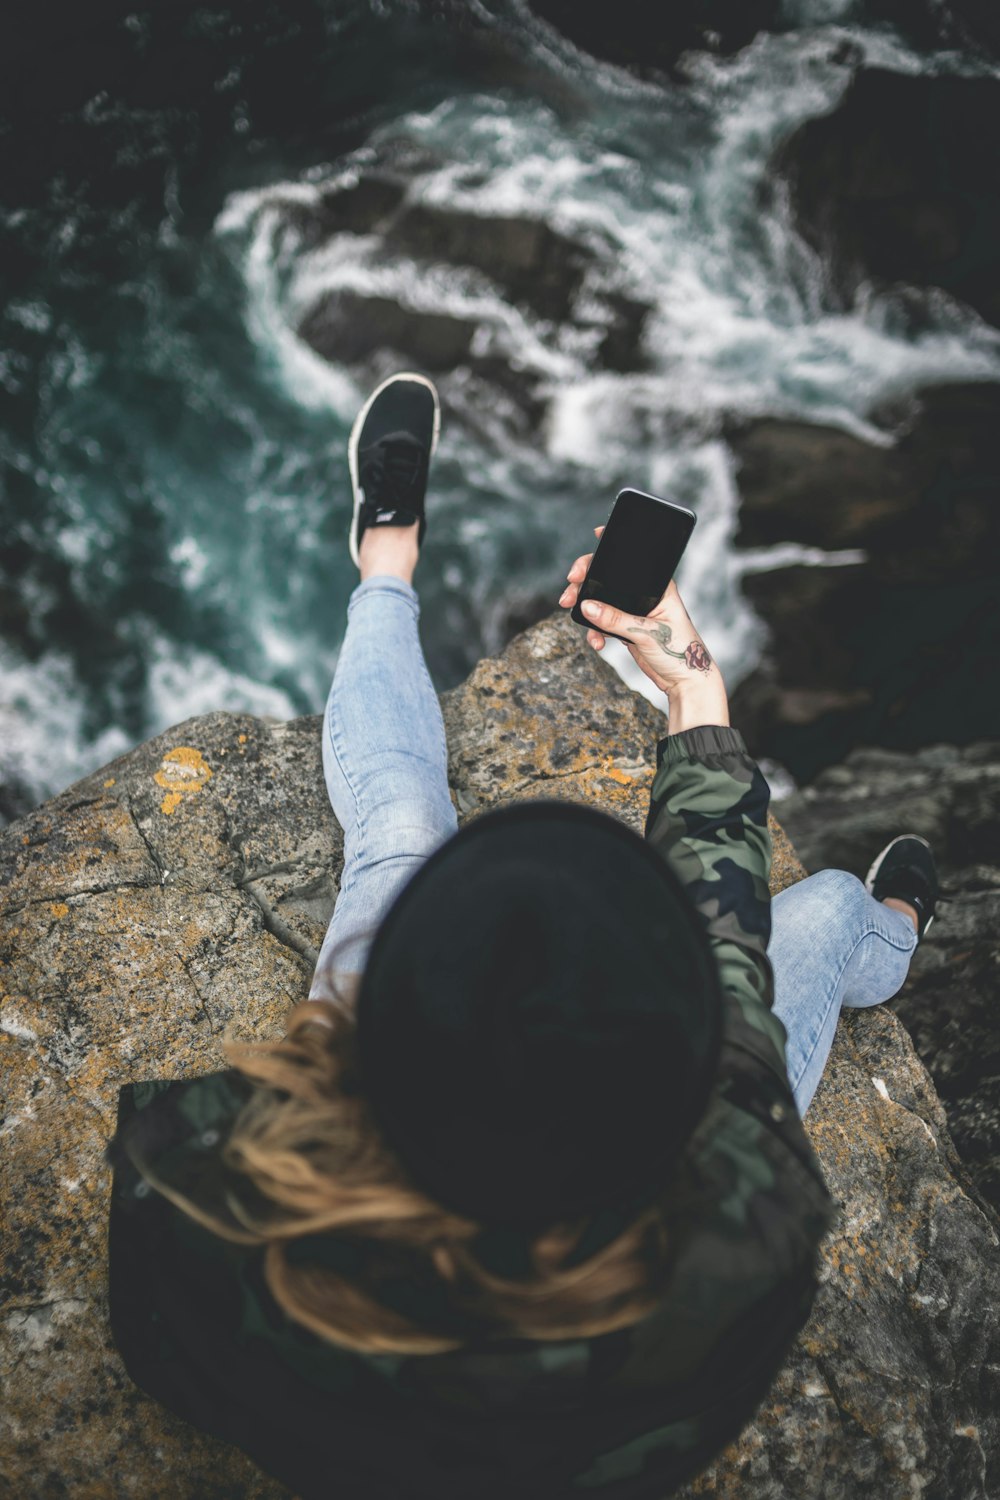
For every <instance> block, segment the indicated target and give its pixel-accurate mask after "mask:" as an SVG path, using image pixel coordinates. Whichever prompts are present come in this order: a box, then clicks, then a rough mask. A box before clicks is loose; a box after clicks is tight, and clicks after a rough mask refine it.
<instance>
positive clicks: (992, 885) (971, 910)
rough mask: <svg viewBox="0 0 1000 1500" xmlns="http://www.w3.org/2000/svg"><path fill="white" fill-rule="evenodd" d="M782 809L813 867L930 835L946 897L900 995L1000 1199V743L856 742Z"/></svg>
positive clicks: (851, 863) (988, 1187)
mask: <svg viewBox="0 0 1000 1500" xmlns="http://www.w3.org/2000/svg"><path fill="white" fill-rule="evenodd" d="M946 727H947V726H946V725H943V724H942V725H941V728H942V729H946ZM778 811H779V815H780V817H781V820H782V823H783V824H784V826H785V828H786V829H787V831H788V832H789V833H790V834H791V836H792V838H793V839H794V840H795V844H796V848H797V849H798V850H799V852H800V854H801V855H802V858H803V861H804V862H805V864H806V865H807V866H808V867H809V868H810V869H813V870H816V869H822V868H824V867H825V866H827V865H834V866H839V867H841V868H844V869H848V870H852V871H853V872H854V873H855V874H856V875H859V876H861V877H862V878H863V877H864V876H865V874H866V873H867V870H868V867H869V865H870V864H871V862H872V860H873V859H874V856H875V855H876V854H877V853H878V852H879V850H880V849H881V848H882V847H884V845H885V844H887V843H888V841H889V840H890V839H891V838H893V837H895V835H896V834H898V833H904V832H906V833H918V834H920V835H921V836H922V837H924V838H926V839H928V840H929V841H930V843H931V844H932V846H933V848H934V850H935V854H936V857H937V859H938V861H939V864H940V867H941V873H942V883H943V886H944V889H945V892H946V893H947V896H948V899H947V900H945V901H944V902H942V904H941V905H940V907H939V908H938V913H937V915H936V917H935V920H934V923H933V924H932V926H931V929H930V931H929V932H928V934H927V938H926V941H925V942H923V943H922V944H921V945H920V947H919V948H918V950H917V952H916V954H915V956H914V960H913V963H912V966H911V970H910V977H909V979H908V980H907V983H906V985H905V986H904V988H903V990H902V991H901V992H900V994H899V996H898V997H897V999H896V1000H894V1001H893V1002H892V1005H893V1009H894V1010H895V1012H896V1014H897V1015H898V1016H899V1017H900V1018H901V1020H902V1021H903V1022H904V1024H905V1025H906V1027H907V1029H908V1030H909V1032H910V1033H911V1035H912V1036H913V1039H914V1042H915V1044H916V1047H917V1051H918V1052H919V1053H920V1056H921V1058H922V1059H923V1061H924V1063H925V1064H926V1065H927V1067H928V1068H929V1070H930V1072H931V1076H932V1077H933V1079H934V1082H935V1084H936V1086H937V1090H938V1093H939V1095H940V1096H941V1099H942V1100H943V1102H944V1106H945V1109H946V1111H947V1114H948V1123H949V1127H950V1129H951V1133H952V1136H953V1138H954V1141H955V1145H956V1147H957V1149H958V1151H959V1153H960V1155H961V1156H962V1157H963V1159H964V1162H965V1167H966V1170H967V1172H968V1174H969V1176H970V1177H971V1179H972V1181H973V1182H974V1183H975V1184H976V1187H977V1188H978V1190H979V1192H980V1193H981V1194H982V1195H983V1197H984V1198H985V1199H987V1200H988V1201H989V1202H990V1203H991V1204H992V1205H993V1207H994V1208H1000V1009H998V998H997V974H998V972H1000V741H987V742H981V743H977V744H973V745H966V746H959V745H949V744H935V745H931V746H928V747H927V748H926V749H924V750H921V751H918V752H917V753H916V754H907V755H901V754H898V753H894V752H890V751H886V750H882V749H862V750H856V751H854V752H853V753H852V754H851V755H849V756H848V757H847V759H846V761H844V763H843V764H841V765H837V766H831V767H830V768H829V769H828V770H826V771H824V772H822V774H821V775H820V776H818V777H817V778H816V781H815V782H814V783H813V785H812V786H809V787H806V788H805V789H803V790H802V791H800V792H797V793H796V794H795V795H794V796H792V797H790V798H788V799H786V800H785V801H783V802H781V803H780V805H779V808H778Z"/></svg>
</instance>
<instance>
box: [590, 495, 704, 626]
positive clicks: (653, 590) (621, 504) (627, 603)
mask: <svg viewBox="0 0 1000 1500" xmlns="http://www.w3.org/2000/svg"><path fill="white" fill-rule="evenodd" d="M694 521H695V516H694V511H692V510H688V508H687V506H686V505H677V504H676V503H675V502H674V501H672V500H660V499H658V498H657V497H656V495H645V494H643V492H642V491H641V490H622V492H621V494H620V495H619V496H618V498H617V499H616V500H615V503H614V508H613V510H612V512H611V515H610V516H609V517H608V522H607V525H606V526H605V528H604V532H603V535H602V536H601V539H600V541H599V542H598V544H597V549H596V551H595V552H594V555H593V557H592V558H591V562H590V567H589V569H588V570H587V576H586V578H585V579H584V580H583V583H582V584H581V585H580V596H579V598H578V599H577V601H576V604H575V605H574V606H573V609H572V610H571V614H572V617H573V619H574V620H575V621H576V622H577V624H578V625H587V626H589V624H590V622H589V621H588V620H587V618H586V616H585V615H582V614H581V613H580V605H581V604H582V603H583V601H584V600H585V599H599V600H600V601H601V603H602V604H613V605H614V606H615V607H616V608H617V609H623V610H625V611H626V612H627V613H628V614H630V615H648V614H649V612H650V610H651V609H653V608H655V606H656V605H657V604H659V602H660V600H661V599H662V597H663V594H664V592H665V590H666V587H667V585H668V584H669V582H670V580H671V578H673V576H674V574H675V572H676V571H677V564H678V563H679V562H680V560H681V556H682V554H683V552H684V548H685V547H686V546H687V544H688V539H689V538H690V536H691V532H692V530H693V528H694Z"/></svg>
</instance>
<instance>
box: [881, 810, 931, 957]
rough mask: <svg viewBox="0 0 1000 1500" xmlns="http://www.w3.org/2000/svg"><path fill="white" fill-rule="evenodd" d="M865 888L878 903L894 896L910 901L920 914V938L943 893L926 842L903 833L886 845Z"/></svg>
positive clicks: (916, 835) (914, 835)
mask: <svg viewBox="0 0 1000 1500" xmlns="http://www.w3.org/2000/svg"><path fill="white" fill-rule="evenodd" d="M865 886H866V888H867V889H868V890H869V891H871V893H872V895H873V896H874V897H875V900H876V901H884V900H885V898H886V896H895V897H896V899H897V900H899V901H906V902H908V903H909V905H910V906H912V907H913V908H914V910H915V911H916V913H917V923H918V926H917V937H918V938H922V937H924V936H925V935H926V933H927V929H928V928H929V927H930V925H931V923H932V922H933V920H934V909H935V907H936V906H937V903H938V897H939V896H940V894H941V886H940V883H939V881H938V873H937V866H936V865H935V863H934V856H933V854H932V853H931V846H930V844H929V843H928V842H927V840H926V839H922V838H920V836H919V835H918V834H916V833H903V834H900V836H899V838H896V839H893V841H892V843H891V844H886V846H885V848H884V849H883V850H882V853H881V854H880V855H879V856H878V858H877V859H876V860H875V863H874V864H873V865H872V867H871V869H870V870H869V871H868V875H867V878H866V880H865Z"/></svg>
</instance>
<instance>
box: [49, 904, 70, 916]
mask: <svg viewBox="0 0 1000 1500" xmlns="http://www.w3.org/2000/svg"><path fill="white" fill-rule="evenodd" d="M49 910H50V911H51V913H52V915H53V916H54V917H65V916H67V915H68V913H69V907H68V906H67V905H66V903H65V901H53V903H52V905H51V906H50V907H49Z"/></svg>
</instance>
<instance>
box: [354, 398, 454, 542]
mask: <svg viewBox="0 0 1000 1500" xmlns="http://www.w3.org/2000/svg"><path fill="white" fill-rule="evenodd" d="M440 428H441V407H440V405H439V403H438V394H437V391H436V390H435V389H434V386H433V385H432V384H431V382H430V381H429V380H427V379H426V378H425V377H424V376H423V375H409V374H405V375H390V376H389V379H388V380H383V382H382V384H381V385H380V386H378V387H377V388H376V389H375V390H374V391H372V393H371V395H370V396H369V397H368V400H367V401H366V402H365V404H364V406H363V407H362V408H361V410H360V411H359V412H358V415H357V418H356V420H355V423H354V426H353V428H352V429H351V440H350V443H349V445H348V449H347V457H348V461H349V463H350V466H351V484H352V486H353V489H354V518H353V520H352V521H351V556H352V558H353V559H354V561H355V563H356V565H357V566H358V567H360V566H361V560H360V557H359V555H358V545H359V543H360V541H361V537H362V535H363V533H364V532H365V531H366V530H367V528H368V527H369V526H412V525H413V522H414V521H419V522H420V530H419V532H418V533H417V539H418V541H420V542H422V541H423V539H424V532H425V531H426V530H427V521H426V518H425V516H424V495H425V493H426V490H427V472H428V469H429V468H430V461H431V456H432V454H433V452H434V449H435V448H436V447H437V440H438V433H439V431H440Z"/></svg>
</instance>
